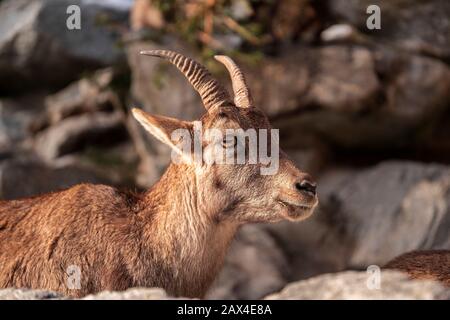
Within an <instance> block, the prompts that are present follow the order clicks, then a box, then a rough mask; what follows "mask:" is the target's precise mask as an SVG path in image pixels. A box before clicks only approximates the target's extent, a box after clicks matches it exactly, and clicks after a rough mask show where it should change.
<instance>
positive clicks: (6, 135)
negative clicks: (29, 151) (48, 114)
mask: <svg viewBox="0 0 450 320" xmlns="http://www.w3.org/2000/svg"><path fill="white" fill-rule="evenodd" d="M43 100H44V98H43V97H42V96H40V95H31V96H25V97H20V98H16V99H14V100H13V99H1V100H0V154H1V153H6V152H14V151H16V150H18V149H19V146H20V145H21V142H22V141H24V140H25V139H26V138H27V137H29V136H30V134H31V132H30V129H31V127H32V124H33V122H34V121H35V119H36V118H38V117H39V116H40V115H41V111H40V110H39V106H40V105H42V101H43Z"/></svg>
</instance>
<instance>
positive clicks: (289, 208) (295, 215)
mask: <svg viewBox="0 0 450 320" xmlns="http://www.w3.org/2000/svg"><path fill="white" fill-rule="evenodd" d="M281 204H282V207H283V209H282V213H281V215H282V217H283V219H286V220H289V221H302V220H305V219H307V218H309V217H310V216H311V215H312V214H313V213H314V210H315V208H316V206H317V203H315V204H314V205H312V206H308V205H297V204H290V203H286V202H282V203H281Z"/></svg>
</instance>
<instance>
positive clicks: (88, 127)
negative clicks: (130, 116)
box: [34, 112, 125, 161]
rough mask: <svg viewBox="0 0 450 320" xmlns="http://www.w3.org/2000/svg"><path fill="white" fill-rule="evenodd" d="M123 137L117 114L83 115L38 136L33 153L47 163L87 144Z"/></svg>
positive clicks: (98, 113) (121, 122) (61, 123)
mask: <svg viewBox="0 0 450 320" xmlns="http://www.w3.org/2000/svg"><path fill="white" fill-rule="evenodd" d="M124 134H125V129H124V126H123V117H122V114H121V113H119V112H112V113H110V112H93V113H86V114H82V115H79V116H73V117H69V118H67V119H64V120H63V121H60V122H58V123H56V124H55V125H53V126H51V127H49V128H47V129H45V130H43V131H42V132H40V133H38V134H37V136H36V138H35V143H34V149H35V150H36V152H37V154H38V155H39V156H40V157H41V158H42V159H44V160H46V161H51V160H53V159H55V158H58V157H60V156H62V155H65V154H68V153H70V152H74V151H77V150H79V149H81V148H82V147H83V146H85V145H87V144H89V145H94V144H99V143H109V144H111V143H115V142H118V140H119V138H120V137H121V136H122V137H123V135H124Z"/></svg>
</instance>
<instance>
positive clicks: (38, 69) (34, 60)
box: [0, 0, 128, 93]
mask: <svg viewBox="0 0 450 320" xmlns="http://www.w3.org/2000/svg"><path fill="white" fill-rule="evenodd" d="M71 5H77V6H78V7H79V8H80V12H81V29H80V30H78V29H74V30H69V28H68V27H67V25H66V22H67V19H68V18H69V14H68V13H67V9H68V8H69V6H71ZM127 20H128V10H126V9H125V10H123V8H118V7H111V6H102V5H98V4H97V2H93V1H89V2H88V1H83V0H33V1H29V0H9V1H3V2H2V3H1V4H0V88H1V91H0V93H11V92H14V91H23V90H27V89H29V88H37V87H41V88H42V87H46V86H47V87H48V86H50V87H55V86H56V87H60V86H62V85H64V84H67V83H68V82H69V81H71V80H73V79H75V78H77V77H78V76H79V75H80V74H81V73H82V72H85V71H86V70H93V69H95V68H99V67H102V66H108V65H112V64H115V63H118V62H120V61H122V60H123V57H124V55H123V52H122V50H121V48H120V46H119V45H118V41H119V40H120V32H121V31H120V29H121V28H120V27H118V26H122V29H123V27H126V25H127Z"/></svg>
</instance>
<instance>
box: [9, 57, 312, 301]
mask: <svg viewBox="0 0 450 320" xmlns="http://www.w3.org/2000/svg"><path fill="white" fill-rule="evenodd" d="M143 54H146V55H150V56H157V57H160V58H164V59H166V60H168V61H169V62H171V63H172V64H174V65H175V66H176V67H177V68H178V69H179V70H180V71H181V72H182V73H183V74H184V75H185V76H186V78H187V79H188V80H189V82H190V83H191V84H192V86H193V87H194V89H195V90H196V91H197V92H198V93H199V94H200V96H201V99H202V102H203V105H204V107H205V108H206V110H207V112H206V113H205V115H204V116H203V117H202V118H201V119H200V122H201V128H202V129H201V130H203V135H202V140H201V144H204V145H206V144H211V143H213V144H214V143H217V144H221V145H222V146H223V148H224V150H225V151H226V149H227V148H232V147H234V146H235V144H236V140H231V141H229V140H226V139H225V140H221V141H216V140H214V139H216V136H215V135H210V134H208V133H207V129H211V128H215V129H218V130H219V131H221V132H224V131H225V130H226V129H243V130H247V129H250V128H253V129H257V130H258V129H265V130H266V131H268V132H270V131H271V130H272V129H271V128H270V124H269V121H268V119H267V117H266V116H265V114H264V113H263V112H262V111H261V110H260V109H258V108H257V107H256V106H255V105H254V104H253V101H252V98H251V95H250V91H249V89H248V87H247V84H246V82H245V79H244V76H243V74H242V72H241V71H240V69H239V68H238V67H237V65H236V64H235V63H234V62H233V61H232V60H231V59H230V58H228V57H226V56H217V57H216V59H217V60H219V61H220V62H222V63H223V64H224V65H225V66H226V68H227V69H228V71H229V72H230V74H231V78H232V84H233V91H234V102H233V101H232V100H231V99H230V97H229V95H228V93H227V91H226V90H225V89H224V88H223V87H222V86H221V85H220V84H219V82H217V81H216V80H215V79H214V78H213V77H212V76H211V74H210V73H209V72H208V71H207V70H206V69H205V68H204V67H203V66H202V65H200V64H199V63H197V62H195V61H194V60H192V59H189V58H187V57H185V56H183V55H181V54H178V53H175V52H171V51H162V50H155V51H148V52H143ZM174 94H176V93H175V92H174ZM133 115H134V117H135V118H136V119H137V120H138V121H139V122H140V123H141V124H142V125H143V127H144V128H145V129H146V130H147V131H148V132H150V133H151V134H153V135H154V136H155V137H156V138H158V139H159V140H160V141H162V142H163V143H165V144H167V145H169V146H170V147H171V148H172V149H173V150H174V151H177V152H178V153H180V152H179V151H180V150H178V149H179V145H178V144H176V143H175V142H174V141H173V140H172V139H171V134H172V133H173V132H174V130H176V129H179V128H182V129H185V130H187V132H189V134H192V135H194V123H193V122H187V121H181V120H177V119H172V118H168V117H163V116H156V115H149V114H147V113H145V112H144V111H142V110H139V109H133ZM245 148H247V149H248V146H244V149H245ZM247 151H248V150H247ZM205 152H210V151H205ZM277 156H278V159H279V169H278V171H277V172H276V174H272V175H262V174H261V173H260V169H261V167H262V166H264V165H263V164H261V163H248V161H247V162H244V163H241V164H217V163H210V162H207V161H200V162H198V161H189V160H190V159H189V154H186V153H185V152H184V153H183V157H185V158H188V159H187V161H184V162H181V163H173V162H172V163H171V164H170V165H169V167H168V169H167V171H166V172H165V173H164V175H163V176H162V177H161V179H160V181H159V182H157V183H156V184H155V185H154V186H153V187H152V188H150V189H149V190H148V191H147V192H144V193H142V194H131V193H126V192H122V191H118V190H116V189H115V188H112V187H109V186H104V185H91V184H82V185H77V186H74V187H72V188H70V189H68V190H65V191H60V192H55V193H51V194H46V195H42V196H37V197H33V198H28V199H23V200H15V201H2V202H0V287H29V288H41V289H51V290H56V291H59V292H62V293H64V294H66V295H70V296H75V297H79V296H84V295H86V294H89V293H94V292H98V291H101V290H124V289H126V288H129V287H134V286H144V287H162V288H164V289H166V290H167V291H168V292H169V293H170V294H172V295H176V296H186V297H202V296H203V295H204V293H205V292H206V290H207V289H208V287H209V285H210V284H211V282H212V281H213V279H214V278H215V276H216V275H217V273H218V271H219V270H220V267H221V265H222V263H223V260H224V256H225V254H226V250H227V248H228V245H229V243H230V241H231V239H232V238H233V236H234V234H235V232H236V230H237V228H238V227H239V226H240V225H242V224H243V223H247V222H273V221H279V220H282V219H289V220H302V219H305V218H307V217H308V216H310V215H311V214H312V212H313V210H314V207H315V206H316V205H317V201H318V200H317V195H316V186H315V184H314V182H312V180H311V178H310V177H309V176H308V175H307V174H305V173H302V172H301V171H300V170H298V169H297V168H296V167H295V166H294V164H293V163H292V162H291V161H290V160H289V159H288V158H287V157H286V155H285V154H284V153H283V152H282V151H279V153H278V154H277ZM71 272H74V273H73V274H72V273H71ZM76 276H78V277H79V283H78V282H77V281H76V279H75V281H72V280H73V277H76ZM71 281H72V282H71Z"/></svg>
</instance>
